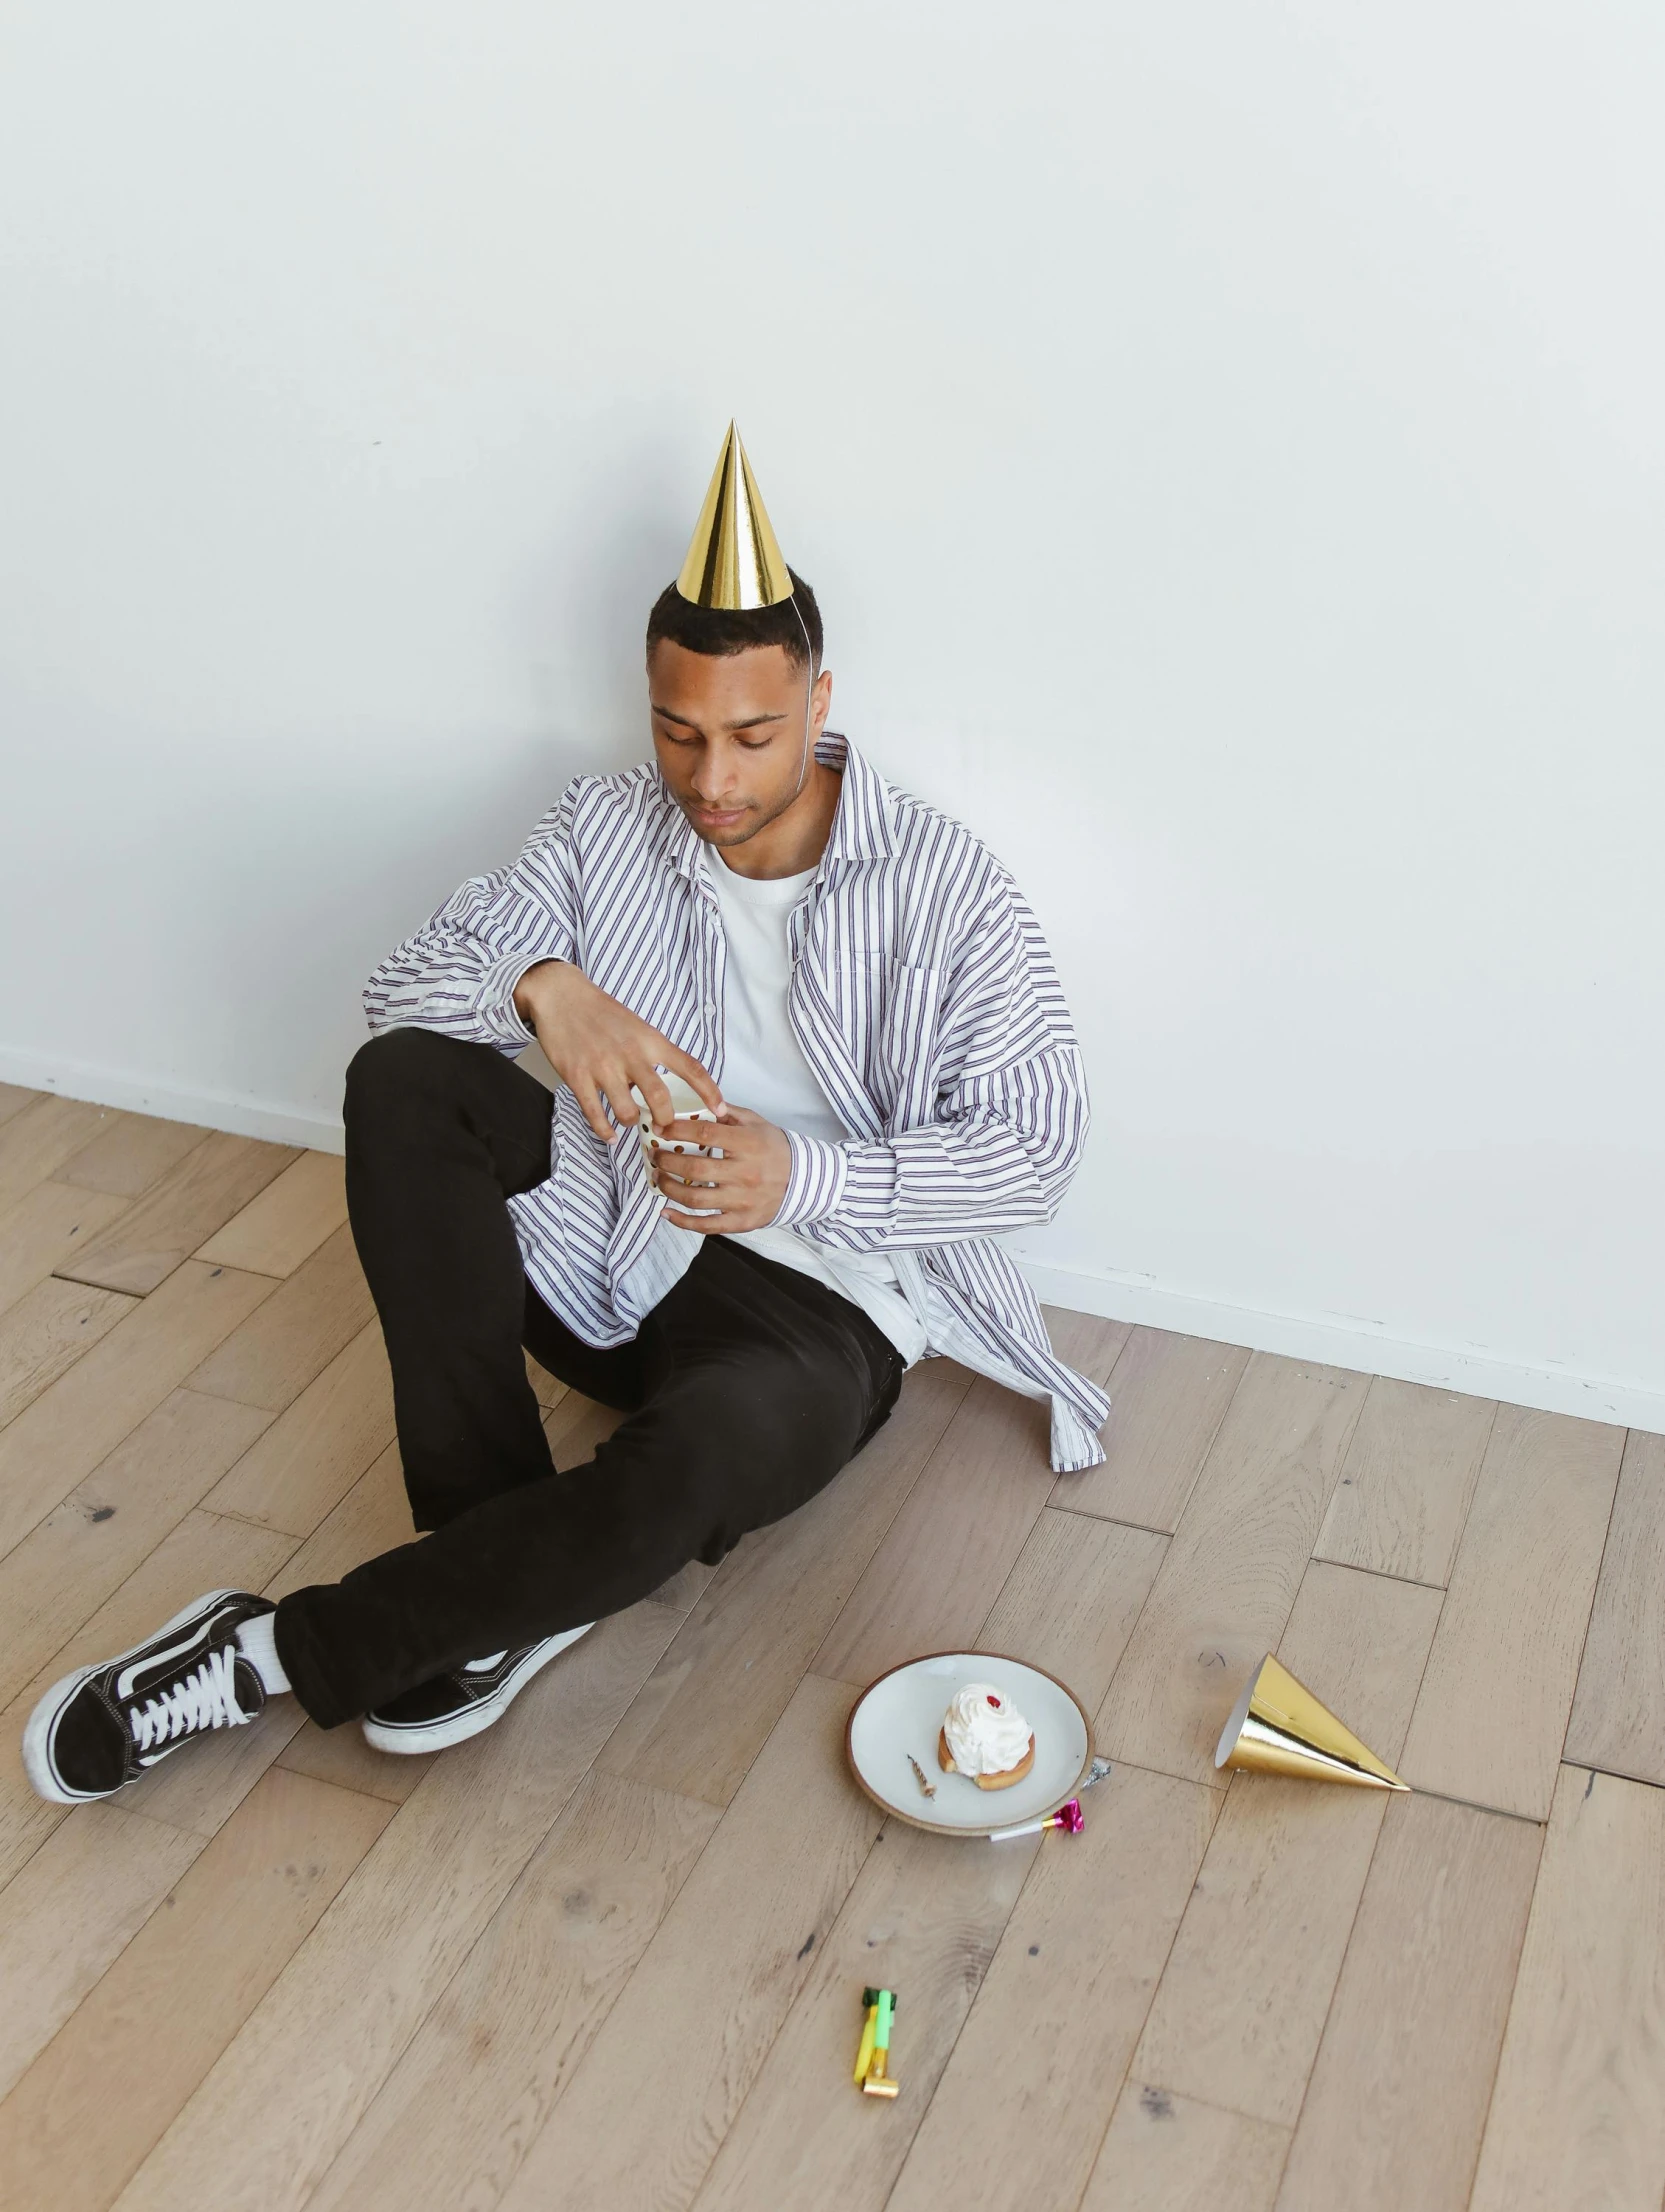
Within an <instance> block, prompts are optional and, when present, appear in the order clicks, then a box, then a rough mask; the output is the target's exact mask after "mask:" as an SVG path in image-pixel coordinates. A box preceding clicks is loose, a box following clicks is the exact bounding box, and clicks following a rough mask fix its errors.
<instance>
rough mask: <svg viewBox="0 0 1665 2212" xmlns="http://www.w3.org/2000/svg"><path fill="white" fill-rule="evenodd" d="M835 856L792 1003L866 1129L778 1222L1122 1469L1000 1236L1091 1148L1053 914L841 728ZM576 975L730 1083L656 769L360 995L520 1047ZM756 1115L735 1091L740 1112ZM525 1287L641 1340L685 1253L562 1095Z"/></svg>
mask: <svg viewBox="0 0 1665 2212" xmlns="http://www.w3.org/2000/svg"><path fill="white" fill-rule="evenodd" d="M816 757H817V759H819V760H821V761H823V762H824V763H825V764H826V765H827V766H829V767H831V768H834V769H836V770H838V771H840V772H841V773H842V776H843V788H842V790H841V792H840V794H839V801H838V808H837V811H836V813H835V815H834V817H833V824H832V830H831V833H830V835H829V837H828V840H827V848H826V851H825V852H824V853H823V855H822V857H821V862H820V865H819V867H818V868H817V869H816V872H815V875H814V878H813V879H812V881H811V883H810V885H809V888H808V889H807V891H806V892H805V893H804V896H803V898H802V900H801V901H800V902H799V904H798V906H797V907H796V908H795V909H794V911H793V914H792V917H791V947H792V962H793V975H792V987H791V992H790V996H789V1000H788V1011H789V1014H790V1017H791V1022H792V1027H793V1029H794V1031H795V1032H796V1034H797V1038H798V1042H799V1044H800V1045H801V1047H802V1048H803V1053H804V1057H805V1059H806V1060H807V1061H808V1062H809V1064H810V1067H811V1068H812V1069H813V1071H814V1073H815V1077H816V1080H817V1081H818V1082H819V1083H820V1085H821V1088H822V1089H823V1090H824V1091H825V1093H826V1095H827V1100H828V1103H829V1104H830V1105H831V1107H832V1109H833V1111H834V1113H835V1114H836V1115H837V1117H838V1119H839V1121H840V1122H841V1123H842V1125H843V1127H844V1128H845V1129H846V1130H847V1131H848V1132H849V1136H848V1138H847V1139H846V1140H845V1141H843V1142H840V1143H834V1142H829V1141H828V1140H826V1139H824V1138H818V1137H809V1136H804V1135H802V1134H801V1133H800V1132H798V1131H796V1130H790V1131H788V1132H787V1136H788V1141H789V1143H790V1146H791V1155H792V1158H791V1171H790V1175H789V1178H788V1181H787V1186H786V1196H785V1198H784V1199H783V1200H782V1202H781V1207H780V1211H779V1213H778V1214H777V1215H776V1217H775V1225H776V1226H778V1227H781V1228H789V1229H793V1230H795V1231H796V1232H797V1233H798V1234H799V1235H800V1236H803V1237H807V1238H808V1239H809V1240H810V1241H811V1242H812V1243H816V1244H820V1245H824V1246H826V1247H827V1248H828V1249H830V1250H835V1251H838V1250H842V1251H849V1252H883V1253H884V1254H885V1256H886V1258H887V1259H888V1260H889V1262H890V1263H891V1265H892V1266H893V1267H894V1268H895V1269H896V1273H897V1277H898V1280H899V1281H900V1283H901V1286H902V1289H903V1291H904V1293H905V1295H906V1296H907V1298H908V1301H909V1303H910V1304H911V1305H912V1307H913V1309H914V1311H915V1312H916V1313H917V1314H918V1315H919V1316H920V1318H921V1320H922V1321H923V1322H924V1324H925V1328H926V1332H927V1336H928V1339H929V1344H930V1349H931V1350H932V1351H933V1352H942V1353H947V1354H949V1355H951V1356H952V1357H954V1358H956V1359H958V1360H961V1361H963V1362H964V1363H965V1364H966V1365H967V1366H969V1367H972V1368H974V1369H976V1370H977V1371H978V1372H979V1373H981V1374H985V1375H989V1376H992V1377H993V1378H994V1379H995V1380H996V1381H997V1382H1000V1383H1004V1384H1006V1385H1008V1386H1009V1387H1010V1388H1012V1389H1014V1390H1021V1391H1023V1392H1024V1393H1026V1394H1027V1395H1028V1396H1030V1397H1035V1398H1041V1399H1049V1400H1050V1401H1051V1407H1052V1464H1053V1466H1054V1467H1055V1468H1057V1469H1058V1470H1059V1471H1060V1472H1062V1471H1064V1470H1066V1469H1073V1468H1080V1467H1091V1466H1094V1465H1096V1464H1097V1463H1098V1462H1099V1461H1100V1460H1101V1459H1102V1458H1103V1456H1104V1454H1103V1451H1102V1450H1101V1448H1100V1446H1099V1443H1098V1435H1097V1432H1098V1430H1099V1428H1100V1426H1101V1425H1102V1423H1103V1421H1104V1417H1105V1414H1106V1413H1107V1412H1108V1410H1109V1401H1108V1399H1107V1398H1106V1397H1105V1395H1104V1393H1103V1392H1102V1391H1101V1390H1099V1389H1098V1388H1097V1387H1096V1386H1095V1385H1094V1384H1093V1383H1091V1382H1089V1381H1088V1380H1087V1379H1086V1378H1085V1377H1084V1376H1081V1375H1077V1374H1075V1373H1074V1372H1073V1371H1072V1370H1071V1369H1070V1368H1068V1367H1066V1366H1064V1364H1063V1363H1062V1362H1061V1361H1060V1360H1059V1359H1057V1358H1056V1357H1055V1356H1054V1354H1053V1351H1052V1348H1051V1345H1050V1344H1049V1343H1048V1341H1047V1334H1046V1326H1045V1323H1044V1322H1043V1321H1042V1319H1041V1313H1040V1308H1039V1307H1038V1306H1037V1305H1036V1303H1035V1298H1034V1294H1033V1292H1032V1291H1031V1290H1030V1288H1029V1286H1028V1284H1027V1283H1026V1282H1025V1281H1024V1279H1023V1277H1022V1275H1020V1274H1019V1272H1018V1270H1017V1268H1016V1267H1015V1266H1014V1264H1013V1263H1012V1261H1011V1260H1010V1259H1009V1258H1008V1257H1007V1255H1006V1254H1005V1253H1004V1252H1003V1251H1002V1250H1001V1249H1000V1247H999V1246H998V1245H996V1244H994V1243H993V1242H991V1241H990V1240H991V1236H992V1235H993V1234H995V1233H998V1232H1000V1231H1003V1230H1011V1229H1024V1228H1029V1227H1031V1226H1032V1225H1033V1224H1034V1223H1036V1222H1040V1221H1048V1220H1050V1219H1051V1217H1052V1215H1053V1213H1054V1212H1055V1210H1056V1209H1057V1206H1058V1202H1059V1200H1060V1199H1061V1198H1062V1197H1063V1195H1064V1192H1065V1190H1066V1189H1067V1187H1068V1185H1069V1181H1070V1178H1071V1176H1072V1175H1073V1174H1074V1172H1075V1167H1076V1163H1077V1161H1078V1160H1079V1159H1080V1156H1081V1148H1082V1145H1083V1142H1084V1140H1085V1138H1086V1133H1087V1089H1086V1082H1085V1079H1084V1076H1083V1073H1082V1067H1081V1053H1080V1048H1079V1046H1078V1045H1077V1043H1076V1038H1075V1031H1074V1028H1073V1026H1072V1024H1071V1021H1070V1017H1069V1012H1068V1009H1067V1008H1066V1007H1065V1005H1064V1000H1063V994H1062V992H1061V990H1060V989H1059V985H1058V978H1057V975H1056V974H1055V972H1054V970H1053V966H1052V961H1051V958H1050V956H1049V954H1048V952H1047V949H1046V945H1045V943H1044V941H1043V940H1042V937H1041V933H1040V930H1039V928H1038V927H1037V925H1036V922H1035V918H1034V916H1033V914H1031V912H1030V910H1029V908H1028V906H1027V904H1026V903H1025V901H1024V899H1023V897H1022V896H1021V894H1020V893H1019V891H1018V889H1017V887H1016V885H1015V884H1014V883H1013V881H1012V879H1011V877H1010V876H1009V875H1008V874H1007V873H1006V870H1005V869H1004V868H1003V867H1002V866H1001V865H1000V863H999V862H998V861H997V860H996V859H995V858H994V856H993V855H992V854H991V853H990V852H988V851H987V850H986V849H985V848H984V847H983V846H982V845H981V844H980V843H979V842H978V840H977V839H976V838H975V837H973V836H972V835H971V833H970V831H969V830H966V829H963V828H962V827H961V826H960V824H959V823H957V822H954V821H951V820H950V819H949V818H948V817H947V816H946V815H943V814H939V813H938V812H937V811H936V809H935V808H933V807H929V806H925V805H923V804H922V803H921V802H920V801H919V800H917V799H913V798H910V797H908V796H907V794H906V793H904V792H901V791H897V790H895V789H894V788H893V787H892V786H891V785H889V784H887V783H886V782H885V781H884V780H883V778H882V777H880V776H879V775H878V773H877V772H876V771H875V770H874V769H873V768H872V767H871V766H870V765H869V763H868V762H867V761H865V760H864V759H863V758H862V756H861V754H860V753H859V752H858V751H857V750H856V748H855V747H854V746H853V745H849V744H848V743H847V742H846V740H845V739H844V738H842V737H839V736H835V735H834V734H832V733H831V732H829V733H828V734H827V735H826V736H825V737H823V738H822V739H821V741H820V743H819V744H818V746H817V748H816ZM539 960H567V961H571V962H572V963H573V965H574V966H576V967H578V968H580V969H581V970H582V971H583V973H584V974H585V975H587V976H588V977H589V978H590V980H591V982H592V983H595V984H598V985H599V986H600V987H601V989H602V990H604V991H607V992H609V993H611V995H612V996H613V997H614V998H616V999H618V1000H620V1001H621V1003H622V1004H624V1005H626V1006H628V1007H629V1008H631V1010H632V1011H633V1012H634V1013H636V1014H638V1015H640V1016H641V1018H642V1019H643V1020H644V1021H646V1022H650V1023H652V1025H653V1026H654V1027H655V1028H656V1029H658V1030H660V1031H662V1032H663V1034H664V1035H665V1036H667V1037H669V1038H670V1039H671V1040H672V1041H673V1042H674V1043H675V1044H677V1045H678V1046H680V1047H681V1049H682V1050H683V1051H684V1052H687V1053H689V1054H691V1055H692V1056H693V1058H695V1059H696V1060H698V1061H700V1062H701V1063H702V1065H703V1066H705V1067H706V1068H708V1069H709V1070H710V1071H711V1073H712V1075H713V1076H715V1077H716V1079H717V1080H718V1082H719V1083H720V1082H721V1080H722V1071H723V1015H722V1009H723V977H724V965H725V948H724V940H723V929H722V920H721V916H720V914H719V912H718V907H717V898H716V892H715V890H714V888H713V886H712V883H711V881H710V877H709V874H708V872H707V869H706V866H705V858H704V853H703V849H702V846H701V842H700V840H699V838H698V837H697V836H696V835H695V834H694V831H693V830H692V828H690V826H689V824H688V822H687V819H686V817H685V816H684V815H683V813H682V810H681V809H680V807H678V806H677V805H676V804H675V802H674V801H673V800H672V799H671V797H670V795H669V793H668V792H667V791H666V790H665V787H664V785H663V784H662V783H661V781H660V778H659V773H658V770H657V769H656V768H655V767H654V766H653V765H652V764H651V763H648V764H645V765H644V766H642V767H640V768H634V769H631V770H630V771H628V772H627V773H626V774H623V775H615V776H578V777H575V778H574V779H573V781H572V782H571V783H570V784H569V785H568V786H567V788H566V790H565V791H564V792H563V793H562V795H561V799H560V802H559V804H558V805H556V806H555V807H554V808H553V809H552V810H551V812H550V813H549V814H547V815H546V816H545V817H544V819H543V820H542V821H541V822H540V823H539V824H538V826H537V828H536V829H535V830H534V831H533V833H532V836H531V838H530V840H529V841H528V843H527V845H526V849H525V850H524V852H522V854H521V856H520V858H519V859H518V860H517V861H516V862H515V863H514V865H513V866H512V867H510V868H505V869H502V870H500V871H499V872H498V873H497V874H495V875H489V876H476V877H474V878H473V879H472V880H471V881H469V882H467V883H465V884H464V885H463V886H462V888H461V890H459V891H458V892H457V894H456V895H455V897H454V898H452V899H449V900H448V901H447V902H446V904H445V905H444V906H443V907H441V909H440V910H439V912H438V913H437V914H436V915H435V916H434V918H433V920H432V921H431V922H429V923H428V925H427V927H426V928H425V929H421V930H418V931H417V933H416V935H415V936H414V937H410V938H407V939H406V941H405V942H404V944H402V945H401V946H400V947H399V948H398V950H397V951H396V952H394V953H392V954H391V955H390V956H389V957H388V959H386V960H384V961H383V963H382V965H381V966H380V967H379V968H378V969H377V970H376V972H375V974H374V975H373V976H372V977H371V978H370V981H369V983H368V985H367V986H366V988H365V994H364V997H365V1008H366V1011H367V1013H368V1015H369V1019H370V1026H371V1028H372V1029H373V1030H377V1029H388V1028H393V1027H396V1026H398V1025H400V1024H414V1025H415V1026H417V1027H420V1028H424V1029H438V1030H442V1031H444V1032H445V1034H446V1035H448V1036H452V1037H463V1038H468V1039H471V1040H473V1041H475V1042H477V1043H483V1044H491V1045H496V1046H498V1047H499V1048H500V1049H501V1050H502V1051H504V1052H508V1053H518V1052H521V1051H523V1050H524V1049H525V1047H526V1046H527V1045H528V1044H530V1043H531V1041H532V1037H531V1032H530V1031H529V1030H528V1029H527V1027H526V1025H525V1023H524V1022H523V1021H522V1020H521V1018H520V1016H519V1014H518V1013H517V1012H516V1010H515V1004H514V992H515V986H516V985H517V984H518V983H519V981H520V979H521V977H522V976H523V975H524V974H525V972H526V970H527V969H528V968H529V967H530V966H532V965H533V964H534V963H535V962H537V961H539ZM740 1103H741V1104H744V1103H745V1102H744V1100H741V1101H740ZM509 1205H510V1209H511V1211H512V1213H513V1216H514V1222H515V1228H516V1232H517V1234H518V1236H519V1240H520V1249H521V1254H522V1258H523V1260H524V1263H525V1267H526V1273H527V1275H528V1277H529V1278H530V1280H531V1282H532V1283H533V1285H534V1287H535V1288H536V1289H537V1291H538V1294H539V1296H540V1297H541V1298H542V1299H543V1300H544V1302H545V1303H546V1304H547V1305H548V1306H549V1307H551V1309H552V1310H553V1311H554V1312H556V1313H558V1314H559V1315H560V1317H561V1319H562V1320H563V1321H565V1322H566V1323H567V1325H568V1327H569V1328H571V1329H573V1330H574V1331H576V1333H577V1334H578V1335H579V1336H581V1337H582V1338H583V1339H584V1340H585V1341H586V1342H587V1343H590V1344H595V1345H598V1346H599V1345H610V1344H622V1343H625V1342H627V1341H628V1340H629V1339H630V1338H631V1337H632V1336H634V1334H635V1333H636V1329H637V1327H638V1325H639V1324H640V1321H641V1319H642V1316H643V1315H644V1314H645V1313H647V1312H649V1311H651V1309H652V1308H653V1307H654V1306H655V1305H656V1304H657V1303H658V1302H659V1300H660V1299H661V1298H662V1297H663V1296H664V1295H665V1293H666V1291H667V1290H669V1288H670V1287H671V1285H672V1284H673V1283H674V1282H675V1281H676V1279H677V1277H678V1276H679V1275H680V1274H681V1272H682V1270H683V1269H684V1268H685V1266H686V1265H687V1259H688V1248H687V1243H686V1232H678V1231H676V1230H673V1229H670V1228H668V1227H667V1226H666V1225H664V1224H663V1223H662V1222H661V1221H660V1218H659V1208H660V1199H659V1195H658V1193H657V1192H656V1191H655V1190H654V1188H653V1187H652V1185H651V1184H650V1183H649V1181H648V1179H647V1175H646V1171H645V1168H644V1165H643V1162H642V1159H641V1154H640V1149H639V1147H638V1146H636V1145H634V1144H617V1145H613V1146H608V1145H605V1144H603V1143H602V1142H601V1140H600V1139H599V1138H598V1137H597V1136H596V1135H595V1133H594V1132H593V1130H591V1128H590V1126H589V1124H588V1123H587V1122H586V1121H585V1119H584V1117H583V1115H582V1114H581V1113H580V1112H579V1110H578V1104H577V1101H576V1100H575V1099H574V1098H573V1096H572V1093H571V1092H570V1091H568V1090H567V1089H566V1087H565V1086H564V1085H561V1086H558V1087H557V1090H556V1093H555V1116H554V1125H553V1139H552V1145H551V1158H550V1174H549V1179H548V1181H547V1182H544V1183H540V1184H539V1185H537V1187H536V1188H535V1189H533V1190H530V1191H527V1192H526V1193H525V1194H524V1195H522V1196H520V1197H517V1198H512V1199H511V1200H510V1201H509Z"/></svg>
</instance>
